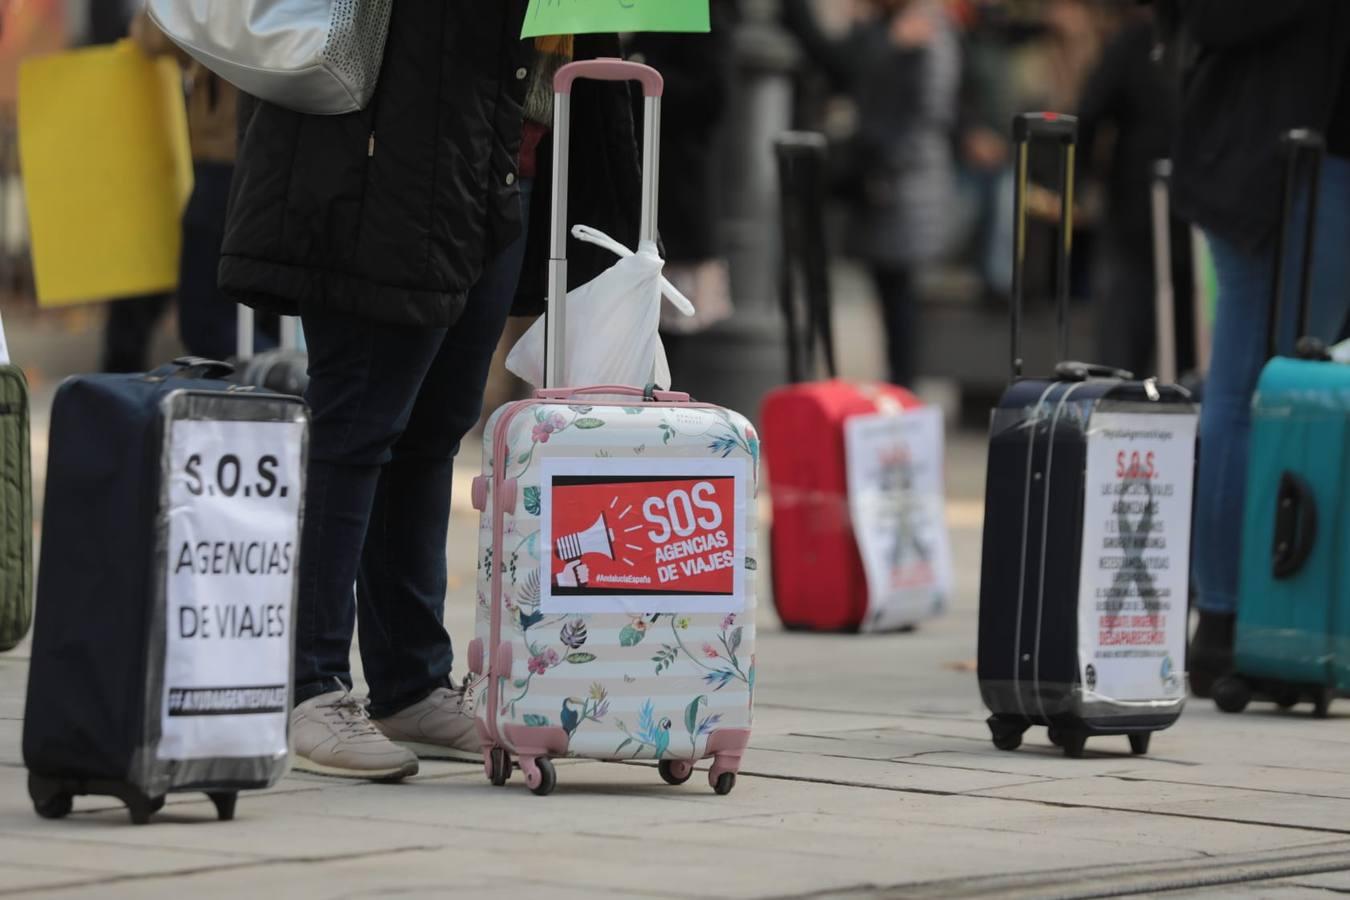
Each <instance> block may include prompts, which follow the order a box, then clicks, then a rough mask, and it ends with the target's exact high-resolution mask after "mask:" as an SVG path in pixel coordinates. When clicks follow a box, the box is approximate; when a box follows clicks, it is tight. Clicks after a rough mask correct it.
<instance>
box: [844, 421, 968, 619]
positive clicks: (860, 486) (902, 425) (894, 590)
mask: <svg viewBox="0 0 1350 900" xmlns="http://www.w3.org/2000/svg"><path fill="white" fill-rule="evenodd" d="M844 446H845V452H846V458H847V464H848V506H849V515H850V516H851V518H852V522H853V534H854V538H855V540H856V541H857V543H858V552H859V553H860V554H861V556H862V561H863V569H864V571H865V572H866V574H867V594H868V609H867V614H866V615H865V616H864V618H863V622H862V627H863V630H865V631H882V630H886V629H894V628H901V627H904V626H907V625H913V624H915V623H916V622H919V621H921V620H923V619H925V618H928V617H929V616H933V615H936V614H938V613H940V612H942V611H943V609H944V608H945V607H946V603H947V597H948V596H949V595H950V592H951V584H952V561H951V545H950V543H949V541H948V536H947V521H946V516H945V504H944V484H943V472H942V446H943V436H942V412H941V410H938V409H935V408H923V409H914V410H906V411H904V412H901V413H896V414H891V413H881V414H878V415H867V416H854V417H852V418H850V419H848V420H846V421H845V422H844Z"/></svg>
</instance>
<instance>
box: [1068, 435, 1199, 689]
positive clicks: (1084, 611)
mask: <svg viewBox="0 0 1350 900" xmlns="http://www.w3.org/2000/svg"><path fill="white" fill-rule="evenodd" d="M1195 435H1196V417H1195V416H1192V415H1180V414H1178V415H1165V414H1164V415H1138V414H1127V413H1098V414H1096V415H1094V416H1093V417H1092V419H1091V422H1090V430H1089V433H1088V451H1087V494H1086V498H1085V501H1084V505H1083V507H1084V508H1083V516H1084V520H1083V562H1082V569H1081V574H1080V576H1079V587H1078V659H1079V665H1080V666H1081V671H1080V673H1079V674H1080V675H1081V677H1082V683H1083V687H1084V689H1085V690H1086V691H1088V692H1090V693H1094V694H1098V695H1101V696H1103V697H1108V698H1110V699H1112V700H1165V699H1172V698H1177V697H1181V696H1182V695H1183V694H1184V692H1185V677H1184V676H1185V660H1186V613H1187V601H1188V596H1189V589H1190V563H1191V560H1190V549H1191V489H1192V483H1193V480H1194V473H1195Z"/></svg>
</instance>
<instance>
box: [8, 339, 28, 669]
mask: <svg viewBox="0 0 1350 900" xmlns="http://www.w3.org/2000/svg"><path fill="white" fill-rule="evenodd" d="M3 358H4V357H3V335H0V359H3ZM32 620H33V481H32V468H31V465H30V463H29V439H28V382H27V381H26V380H25V379H24V376H23V370H22V369H20V368H19V367H18V366H13V365H9V364H8V363H4V364H0V650H9V649H10V648H12V647H14V646H15V645H16V644H18V643H19V641H21V640H23V638H24V635H26V634H28V626H29V625H30V624H31V623H32Z"/></svg>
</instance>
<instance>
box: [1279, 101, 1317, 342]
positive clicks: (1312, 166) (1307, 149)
mask: <svg viewBox="0 0 1350 900" xmlns="http://www.w3.org/2000/svg"><path fill="white" fill-rule="evenodd" d="M1281 143H1282V144H1283V146H1284V149H1285V158H1286V164H1285V170H1284V191H1283V199H1282V200H1281V209H1280V225H1279V228H1278V229H1276V232H1275V266H1274V270H1275V271H1274V274H1273V275H1272V276H1271V278H1272V280H1271V285H1270V297H1271V300H1270V318H1269V321H1268V322H1267V329H1268V335H1267V351H1268V353H1269V355H1270V356H1271V357H1275V356H1278V355H1279V352H1280V349H1279V343H1280V310H1281V309H1283V308H1284V303H1285V297H1284V281H1285V278H1284V276H1285V259H1284V256H1285V251H1286V250H1287V249H1288V247H1287V238H1286V234H1285V232H1286V231H1287V230H1288V228H1289V225H1290V220H1291V219H1292V218H1293V216H1294V197H1295V195H1296V194H1297V193H1298V164H1299V160H1300V159H1301V158H1303V157H1305V156H1306V157H1308V161H1309V177H1308V211H1307V219H1306V222H1305V225H1304V229H1303V235H1304V236H1303V254H1302V258H1301V259H1300V262H1299V265H1300V268H1299V281H1298V291H1299V297H1298V326H1297V327H1298V332H1297V333H1296V334H1295V335H1294V337H1295V340H1296V341H1297V353H1298V355H1299V356H1300V357H1305V358H1310V359H1322V358H1325V357H1326V350H1325V348H1324V347H1323V346H1322V345H1321V343H1320V342H1319V341H1316V340H1315V339H1313V338H1312V337H1311V336H1310V335H1309V334H1308V326H1309V306H1310V291H1311V287H1312V261H1313V244H1314V239H1315V237H1316V228H1317V195H1318V192H1319V188H1320V187H1321V183H1322V159H1323V157H1324V156H1325V155H1326V141H1325V140H1324V139H1323V138H1322V135H1320V134H1318V133H1317V132H1316V131H1312V130H1310V129H1307V128H1296V129H1294V130H1293V131H1289V132H1287V133H1285V135H1284V136H1283V138H1282V139H1281Z"/></svg>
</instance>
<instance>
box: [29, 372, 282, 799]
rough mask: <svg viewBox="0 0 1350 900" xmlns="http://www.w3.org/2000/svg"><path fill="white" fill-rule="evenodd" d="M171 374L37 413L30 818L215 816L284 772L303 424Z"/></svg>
mask: <svg viewBox="0 0 1350 900" xmlns="http://www.w3.org/2000/svg"><path fill="white" fill-rule="evenodd" d="M230 373H231V369H230V367H229V366H228V365H225V364H223V363H215V362H209V361H204V360H194V359H184V360H178V361H175V362H174V363H173V364H170V365H167V366H164V367H163V368H161V369H159V370H156V371H155V372H151V373H149V374H147V375H91V376H77V377H72V378H70V379H67V380H66V381H65V383H63V384H62V385H61V387H60V389H59V390H58V391H57V395H56V399H55V402H54V404H53V407H52V417H51V431H50V449H49V456H48V463H47V486H46V501H45V505H44V508H43V535H42V538H43V539H42V550H41V559H40V562H39V571H38V602H37V615H36V622H35V623H34V630H33V651H32V664H31V667H30V670H29V680H28V701H27V706H26V708H25V711H24V728H23V756H24V763H25V765H26V766H27V768H28V770H29V782H28V783H29V793H30V795H31V796H32V800H33V804H34V806H35V808H36V810H37V812H38V813H39V814H40V815H42V816H44V817H47V818H60V817H62V816H64V815H66V814H67V813H69V812H70V810H71V805H72V800H71V798H72V797H73V796H75V795H83V794H106V795H111V796H116V797H119V798H121V799H122V800H123V801H124V802H125V803H126V804H127V807H128V809H129V811H130V814H131V818H132V821H134V822H136V823H138V824H141V823H144V822H146V821H148V819H149V817H150V815H151V814H152V813H153V812H154V811H156V810H157V809H159V807H160V806H162V805H163V803H164V797H165V795H166V794H168V793H169V792H174V791H203V792H206V793H207V794H209V795H210V797H211V799H212V800H213V801H214V802H215V804H216V807H217V811H218V814H219V816H220V818H222V819H227V818H230V817H231V816H232V815H233V810H234V803H235V797H236V794H237V792H238V791H239V790H242V789H250V788H264V787H268V786H270V785H272V784H273V783H275V782H276V781H277V780H278V779H279V778H280V777H281V776H282V775H283V774H284V773H285V769H286V765H287V758H288V746H287V742H288V739H289V724H290V707H291V699H290V698H291V695H292V665H291V650H292V646H293V640H292V630H293V629H292V622H293V620H294V596H295V577H294V572H295V565H296V561H297V559H298V550H299V535H300V517H301V500H302V498H303V495H304V483H303V482H304V465H305V458H306V452H307V446H306V442H307V433H308V414H307V412H306V409H305V406H304V404H303V402H302V401H300V400H299V399H298V398H295V397H283V396H279V395H275V394H266V393H263V392H260V391H257V390H255V389H251V388H243V387H240V386H239V385H235V384H232V383H230V382H228V381H225V380H224V378H225V377H226V376H228V375H229V374H230Z"/></svg>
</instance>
